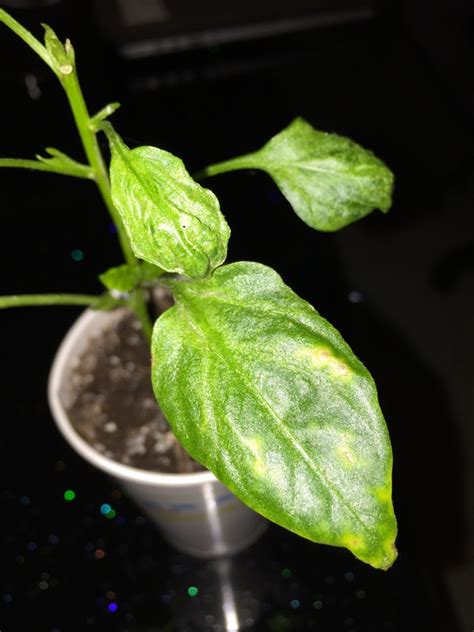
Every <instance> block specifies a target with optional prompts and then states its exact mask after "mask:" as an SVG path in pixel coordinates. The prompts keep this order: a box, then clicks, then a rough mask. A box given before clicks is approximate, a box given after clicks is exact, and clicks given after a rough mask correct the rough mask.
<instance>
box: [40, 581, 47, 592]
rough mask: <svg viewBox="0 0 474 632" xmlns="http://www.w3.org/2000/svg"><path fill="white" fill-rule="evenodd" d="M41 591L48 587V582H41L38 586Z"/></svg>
mask: <svg viewBox="0 0 474 632" xmlns="http://www.w3.org/2000/svg"><path fill="white" fill-rule="evenodd" d="M38 586H39V587H40V589H41V590H46V589H47V588H48V587H49V584H48V582H45V581H42V582H40V583H39V584H38Z"/></svg>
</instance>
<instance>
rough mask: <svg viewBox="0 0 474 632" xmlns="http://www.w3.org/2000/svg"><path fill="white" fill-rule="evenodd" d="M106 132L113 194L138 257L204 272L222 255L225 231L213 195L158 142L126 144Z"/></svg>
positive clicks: (170, 268)
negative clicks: (148, 145)
mask: <svg viewBox="0 0 474 632" xmlns="http://www.w3.org/2000/svg"><path fill="white" fill-rule="evenodd" d="M103 128H104V131H105V132H106V133H107V136H108V139H109V142H110V146H111V151H112V161H111V165H110V176H111V185H112V198H113V202H114V204H115V206H116V207H117V209H118V211H119V213H120V215H121V217H122V220H123V223H124V225H125V228H126V230H127V233H128V236H129V238H130V242H131V245H132V248H133V251H134V253H135V255H136V256H137V257H139V258H140V259H144V260H145V261H148V262H149V263H153V264H155V265H157V266H159V267H160V268H163V270H166V271H167V272H178V273H179V274H184V275H187V276H190V277H204V276H206V275H207V274H209V273H210V272H211V271H212V270H213V269H214V268H215V267H216V266H218V265H220V264H221V263H222V262H223V261H224V260H225V258H226V255H227V242H228V240H229V235H230V230H229V227H228V226H227V223H226V221H225V219H224V217H223V215H222V213H221V212H220V210H219V202H218V200H217V198H216V196H215V195H214V194H213V193H212V192H211V191H209V190H208V189H204V188H202V187H201V186H200V185H199V184H197V183H196V182H195V181H194V180H193V179H192V178H191V176H190V175H189V174H188V172H187V171H186V169H185V168H184V165H183V163H182V161H181V160H180V159H179V158H176V157H175V156H173V155H172V154H170V153H168V152H167V151H163V150H162V149H158V148H157V147H137V148H136V149H129V148H128V147H127V146H126V145H125V144H124V143H123V142H122V140H121V138H120V137H119V136H118V135H117V134H116V133H115V132H114V131H113V128H112V126H111V125H110V123H104V124H103Z"/></svg>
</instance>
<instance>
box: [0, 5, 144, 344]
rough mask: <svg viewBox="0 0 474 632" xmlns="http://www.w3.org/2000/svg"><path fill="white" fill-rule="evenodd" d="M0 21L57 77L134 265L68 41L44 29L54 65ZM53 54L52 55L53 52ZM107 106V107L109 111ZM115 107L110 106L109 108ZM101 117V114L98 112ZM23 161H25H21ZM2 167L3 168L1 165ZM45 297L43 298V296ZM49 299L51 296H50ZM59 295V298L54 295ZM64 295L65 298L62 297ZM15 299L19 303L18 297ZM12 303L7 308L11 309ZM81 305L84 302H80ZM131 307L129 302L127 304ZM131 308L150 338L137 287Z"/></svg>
mask: <svg viewBox="0 0 474 632" xmlns="http://www.w3.org/2000/svg"><path fill="white" fill-rule="evenodd" d="M0 22H3V23H4V24H5V25H6V26H8V27H9V28H10V29H11V30H12V31H13V32H14V33H15V34H16V35H18V37H20V38H21V39H22V40H23V41H24V42H26V44H28V46H30V47H31V48H32V49H33V50H34V51H35V53H36V54H37V55H39V57H41V59H42V60H43V61H44V62H45V63H46V64H47V65H48V66H49V67H50V68H51V70H52V71H53V72H54V74H55V75H56V76H57V77H58V79H59V81H60V83H61V85H62V86H63V88H64V90H65V92H66V96H67V99H68V101H69V105H70V107H71V110H72V113H73V116H74V121H75V123H76V127H77V130H78V132H79V136H80V138H81V141H82V145H83V147H84V151H85V154H86V156H87V159H88V161H89V165H90V167H91V168H92V171H93V176H94V179H95V181H96V183H97V186H98V188H99V191H100V193H101V195H102V198H103V200H104V203H105V206H106V207H107V210H108V211H109V213H110V215H111V217H112V220H113V222H114V224H115V226H116V227H117V233H118V237H119V242H120V246H121V248H122V252H123V254H124V258H125V260H126V262H127V263H129V264H135V263H136V258H135V256H134V254H133V250H132V247H131V244H130V241H129V239H128V236H127V233H126V231H125V227H124V225H123V223H122V219H121V217H120V215H119V213H118V212H117V209H116V208H115V206H114V203H113V201H112V195H111V191H110V182H109V177H108V173H107V168H106V166H105V163H104V159H103V157H102V153H101V151H100V148H99V144H98V142H97V137H96V129H95V128H96V126H97V121H96V120H93V119H91V117H90V116H89V112H88V110H87V106H86V103H85V101H84V96H83V94H82V90H81V87H80V84H79V80H78V78H77V72H76V68H75V63H74V51H73V49H72V46H71V44H70V42H69V41H67V42H66V46H65V48H64V49H61V48H58V46H61V44H60V42H59V41H58V40H57V38H56V35H55V34H54V33H53V32H52V31H51V29H49V28H48V27H45V28H46V37H48V35H49V36H50V46H52V50H53V55H54V54H56V55H57V56H58V59H62V56H63V54H64V56H65V57H66V61H67V62H72V63H71V64H70V63H66V64H63V65H61V61H60V62H58V59H57V58H56V57H55V58H53V57H52V56H51V54H50V51H49V50H48V49H47V48H46V47H45V46H43V44H41V42H39V41H38V40H37V39H36V38H35V37H34V36H33V35H32V34H31V33H30V32H29V31H27V30H26V29H25V28H24V27H23V26H21V24H19V23H18V22H17V21H16V20H15V19H14V18H12V17H11V15H9V14H8V13H7V12H6V11H4V10H3V9H0ZM54 51H56V53H54ZM110 107H111V106H109V108H110ZM114 107H115V106H113V105H112V109H113V108H114ZM99 114H100V115H102V114H103V113H102V112H101V113H99ZM25 162H26V161H25ZM32 163H34V161H31V162H28V164H24V165H23V166H27V167H29V168H33V164H32ZM3 166H7V165H6V164H4V165H3ZM8 166H19V165H18V163H17V164H16V165H12V164H10V165H8ZM34 168H38V166H37V165H36V164H35V166H34ZM38 170H40V171H50V170H51V169H46V168H44V167H43V168H38ZM47 296H48V295H45V297H47ZM51 296H53V295H51ZM58 296H59V295H58ZM64 296H68V295H64ZM33 298H35V300H36V299H37V301H41V300H47V298H43V299H42V298H40V297H33ZM16 300H20V297H18V298H17V299H16ZM13 304H14V303H12V304H11V305H8V306H12V305H13ZM34 304H35V305H40V304H43V305H45V304H56V303H41V302H35V303H34ZM80 304H84V303H80ZM130 304H131V305H132V302H131V303H130ZM133 309H134V310H135V313H136V314H137V316H138V318H139V319H140V321H141V324H142V327H143V331H144V332H145V334H146V335H147V336H148V338H150V336H151V330H152V325H151V321H150V318H149V316H148V312H147V309H146V304H145V299H144V295H143V291H142V290H141V289H140V288H139V289H137V290H136V293H135V297H134V301H133Z"/></svg>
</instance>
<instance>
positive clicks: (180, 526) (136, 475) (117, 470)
mask: <svg viewBox="0 0 474 632" xmlns="http://www.w3.org/2000/svg"><path fill="white" fill-rule="evenodd" d="M122 316H123V310H115V311H113V312H100V311H93V310H90V309H87V310H86V311H85V312H84V313H83V314H82V315H81V316H80V317H79V318H78V320H77V321H76V322H75V323H74V325H73V326H72V328H71V329H70V330H69V332H68V333H67V335H66V337H65V338H64V340H63V341H62V343H61V345H60V347H59V349H58V352H57V354H56V356H55V358H54V362H53V366H52V368H51V373H50V376H49V382H48V399H49V405H50V408H51V412H52V414H53V417H54V420H55V421H56V424H57V426H58V428H59V430H60V431H61V433H62V434H63V436H64V437H65V439H66V440H67V441H68V443H69V444H70V445H71V446H72V447H73V448H74V450H76V452H78V453H79V454H80V455H81V456H82V457H83V458H84V459H86V461H89V463H92V465H95V466H96V467H98V468H99V469H101V470H102V471H104V472H106V473H107V474H109V475H110V476H112V478H114V479H116V481H117V482H118V483H119V484H120V485H121V486H122V487H123V488H124V489H125V490H126V491H127V492H128V494H129V495H130V497H131V498H132V499H133V500H134V501H135V502H136V503H137V505H139V506H140V507H141V508H142V509H143V511H144V512H145V513H146V514H147V515H148V516H149V517H150V518H151V520H152V521H153V522H154V523H155V524H156V525H157V526H158V527H159V529H160V530H161V531H162V533H163V536H164V537H165V538H166V540H167V541H168V542H169V543H170V544H171V545H172V546H174V547H175V548H176V549H178V550H180V551H183V552H185V553H189V554H191V555H194V556H196V557H202V558H212V557H218V556H221V555H231V554H233V553H237V552H238V551H241V550H242V549H244V548H246V547H247V546H249V545H250V544H252V543H253V542H254V541H255V540H257V538H258V537H260V535H261V534H262V533H263V532H264V531H265V529H266V527H267V522H266V520H265V519H264V518H262V517H261V516H259V515H258V514H256V513H255V512H254V511H252V510H251V509H249V508H248V507H247V506H246V505H244V504H243V503H242V502H241V501H240V500H238V499H237V498H236V497H235V496H234V495H233V494H232V493H231V492H230V491H229V490H228V489H227V488H226V487H225V486H224V485H223V484H222V483H221V482H220V481H218V480H217V479H216V477H215V476H214V475H213V474H212V473H211V472H209V471H204V472H196V473H194V474H162V473H158V472H156V473H155V472H151V471H148V470H141V469H138V468H134V467H130V466H128V465H123V464H122V463H118V462H117V461H113V460H112V459H109V458H108V457H106V456H104V455H103V454H101V453H99V452H97V451H96V450H95V449H94V448H93V447H92V446H91V445H89V444H88V443H87V442H86V441H85V440H84V439H82V437H81V436H80V435H79V434H77V432H76V431H75V430H74V428H73V427H72V425H71V422H70V420H69V417H68V414H67V412H66V406H67V404H68V402H70V398H71V386H70V377H71V372H72V363H73V361H74V360H75V359H77V358H78V357H79V356H80V355H81V353H82V352H83V351H84V350H85V348H86V346H87V343H88V341H89V339H90V337H91V336H93V335H96V334H98V333H100V331H104V330H105V329H107V328H108V327H110V326H113V324H114V323H115V321H117V320H119V319H120V318H121V317H122Z"/></svg>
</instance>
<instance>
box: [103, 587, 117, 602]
mask: <svg viewBox="0 0 474 632" xmlns="http://www.w3.org/2000/svg"><path fill="white" fill-rule="evenodd" d="M105 596H106V597H107V599H108V600H109V601H113V600H114V599H115V593H114V591H113V590H108V591H107V593H106V595H105Z"/></svg>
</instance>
